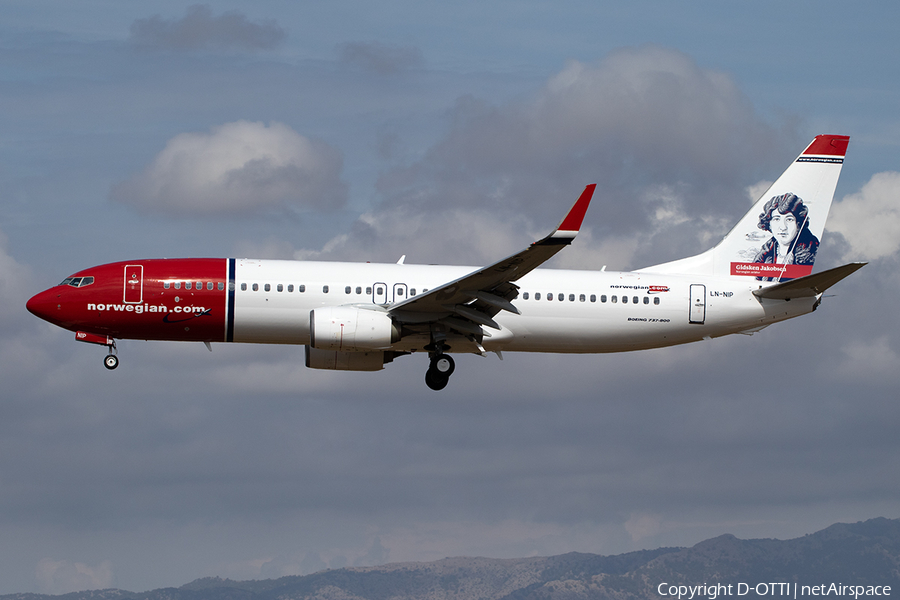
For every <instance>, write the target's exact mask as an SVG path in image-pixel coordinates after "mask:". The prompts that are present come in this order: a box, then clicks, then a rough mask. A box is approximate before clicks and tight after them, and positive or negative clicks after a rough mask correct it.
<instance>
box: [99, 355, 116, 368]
mask: <svg viewBox="0 0 900 600" xmlns="http://www.w3.org/2000/svg"><path fill="white" fill-rule="evenodd" d="M103 366H104V367H106V368H107V369H109V370H110V371H112V370H113V369H115V368H116V367H118V366H119V357H118V356H116V355H115V354H109V355H107V357H106V358H104V359H103Z"/></svg>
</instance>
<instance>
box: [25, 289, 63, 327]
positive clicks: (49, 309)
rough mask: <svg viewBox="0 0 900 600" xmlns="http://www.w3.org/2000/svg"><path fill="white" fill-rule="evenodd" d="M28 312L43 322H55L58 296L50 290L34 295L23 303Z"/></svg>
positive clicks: (58, 303) (59, 307) (58, 309)
mask: <svg viewBox="0 0 900 600" xmlns="http://www.w3.org/2000/svg"><path fill="white" fill-rule="evenodd" d="M25 308H27V309H28V312H30V313H31V314H33V315H34V316H36V317H40V318H41V319H44V320H45V321H50V322H51V323H53V322H55V321H56V319H55V318H54V317H56V314H57V313H58V312H59V311H60V309H61V306H60V302H59V294H57V293H55V292H54V291H53V290H52V289H49V290H44V291H43V292H41V293H39V294H35V295H34V296H32V297H31V299H30V300H29V301H28V302H26V303H25Z"/></svg>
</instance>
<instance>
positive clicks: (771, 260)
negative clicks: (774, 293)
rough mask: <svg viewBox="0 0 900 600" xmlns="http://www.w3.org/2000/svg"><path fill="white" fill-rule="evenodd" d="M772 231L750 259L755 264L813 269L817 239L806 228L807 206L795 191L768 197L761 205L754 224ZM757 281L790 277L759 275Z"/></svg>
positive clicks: (817, 246)
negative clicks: (761, 208)
mask: <svg viewBox="0 0 900 600" xmlns="http://www.w3.org/2000/svg"><path fill="white" fill-rule="evenodd" d="M757 227H759V228H760V229H762V230H763V231H768V232H769V233H771V234H772V237H770V238H769V239H768V240H766V242H765V243H764V244H763V246H762V248H760V250H759V252H758V253H757V254H756V256H755V257H754V259H753V262H754V263H758V264H775V265H808V266H809V267H810V268H812V265H813V263H814V262H815V260H816V252H818V250H819V239H818V238H817V237H816V236H815V235H814V234H813V233H812V232H811V231H810V230H809V209H807V207H806V206H805V205H804V204H803V200H801V199H800V198H799V197H798V196H797V195H796V194H793V193H790V192H788V193H786V194H781V195H780V196H775V197H773V198H771V199H770V200H769V201H768V202H766V204H765V205H764V206H763V212H762V214H761V215H759V224H758V225H757ZM757 279H758V280H760V281H778V280H788V279H793V277H790V276H788V277H785V276H783V275H782V276H781V277H778V276H769V277H762V276H758V277H757Z"/></svg>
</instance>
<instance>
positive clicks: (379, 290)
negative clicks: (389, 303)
mask: <svg viewBox="0 0 900 600" xmlns="http://www.w3.org/2000/svg"><path fill="white" fill-rule="evenodd" d="M375 293H376V294H377V295H379V296H380V295H382V294H383V293H384V288H383V287H381V286H378V287H377V288H375Z"/></svg>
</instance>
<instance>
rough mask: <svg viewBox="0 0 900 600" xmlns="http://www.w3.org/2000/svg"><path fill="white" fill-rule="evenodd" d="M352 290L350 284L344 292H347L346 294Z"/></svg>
mask: <svg viewBox="0 0 900 600" xmlns="http://www.w3.org/2000/svg"><path fill="white" fill-rule="evenodd" d="M351 291H352V290H351V288H350V286H349V285H348V286H347V287H345V288H344V293H345V294H349V293H350V292H351Z"/></svg>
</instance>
